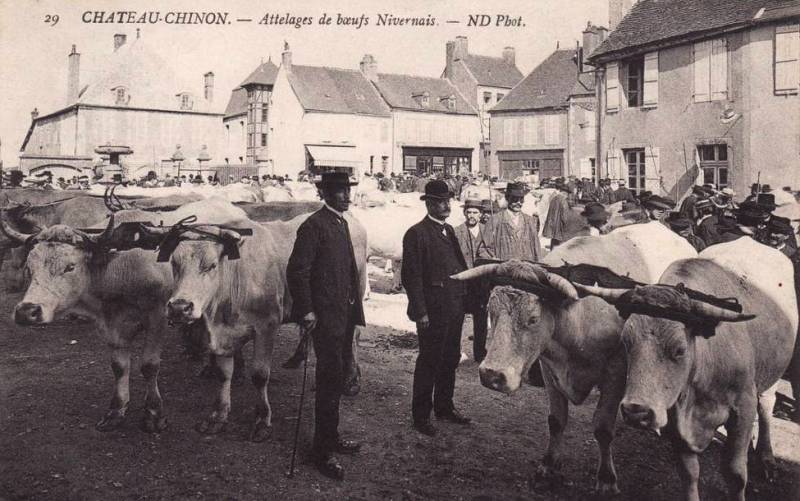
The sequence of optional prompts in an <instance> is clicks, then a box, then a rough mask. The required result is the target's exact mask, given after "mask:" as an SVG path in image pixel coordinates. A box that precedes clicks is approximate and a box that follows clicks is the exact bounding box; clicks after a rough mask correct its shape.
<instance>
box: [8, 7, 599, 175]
mask: <svg viewBox="0 0 800 501" xmlns="http://www.w3.org/2000/svg"><path fill="white" fill-rule="evenodd" d="M87 11H90V12H96V11H101V12H104V13H105V15H106V16H108V15H109V13H111V12H119V11H136V13H137V17H138V16H141V14H142V13H145V12H153V11H158V12H160V15H161V18H162V19H164V18H165V17H166V14H167V13H168V12H184V11H192V12H228V13H229V14H228V20H229V21H231V24H227V25H222V26H218V25H206V26H203V25H196V24H195V25H176V24H167V23H165V22H163V21H162V22H160V23H157V24H117V23H114V24H101V23H85V22H83V20H82V19H83V18H84V16H85V13H86V12H87ZM273 14H278V15H283V16H285V15H291V16H296V17H311V18H312V20H313V24H311V25H306V26H301V27H300V28H295V27H294V26H286V25H284V26H280V25H262V24H258V21H259V20H260V19H261V18H263V17H264V16H267V15H273ZM323 14H327V15H328V16H330V17H332V19H333V21H332V24H331V25H329V26H326V25H319V24H318V20H319V18H320V17H321V16H322V15H323ZM337 14H341V15H343V16H348V17H353V18H361V16H362V15H364V16H366V17H367V18H368V19H369V24H368V25H366V26H361V27H360V28H356V26H354V25H350V26H342V25H337ZM378 14H391V15H393V16H395V17H400V18H402V17H406V16H414V17H424V18H427V17H428V16H429V15H430V16H432V17H433V18H435V19H436V21H437V25H436V26H433V27H413V26H392V27H387V26H376V22H377V16H378ZM470 14H473V15H487V16H490V19H491V25H490V26H486V27H476V26H467V22H468V16H469V15H470ZM48 16H49V22H47V20H48ZM54 16H58V21H57V22H55V23H54V22H53V20H54ZM499 16H507V17H508V19H513V20H517V19H519V17H520V16H521V18H522V22H521V23H520V26H517V27H504V26H499V27H498V26H495V23H496V22H497V21H498V19H499ZM173 19H174V14H173ZM237 19H252V20H253V21H252V22H238V21H237ZM448 20H450V21H459V23H447V22H446V21H448ZM587 21H591V22H592V23H594V24H596V25H598V24H599V25H603V26H607V25H608V0H503V1H502V2H497V1H495V2H491V1H487V0H402V1H376V0H372V1H364V0H337V1H327V2H326V1H321V0H306V1H302V2H301V1H294V2H288V1H286V2H283V3H281V2H276V1H263V2H252V1H245V0H228V1H224V2H223V1H211V0H191V1H184V0H175V1H160V2H156V1H152V0H126V1H119V0H89V1H86V0H73V1H70V2H63V1H58V0H24V1H19V0H0V75H2V76H1V77H0V141H1V143H0V150H1V151H0V155H1V157H2V160H3V164H4V166H5V167H14V166H16V165H18V163H19V159H18V156H19V148H20V146H21V145H22V141H23V140H24V138H25V134H26V132H27V130H28V127H29V126H30V121H31V116H30V112H31V110H33V108H34V107H36V108H38V110H39V112H40V114H46V113H50V112H53V111H56V110H58V109H60V108H62V107H64V105H65V100H66V89H67V54H68V53H69V52H70V47H71V46H72V44H75V45H76V46H77V50H78V52H80V53H81V77H80V78H81V86H83V85H84V84H85V83H89V82H90V81H91V80H92V79H94V78H96V76H97V75H98V72H99V71H100V70H101V68H100V67H99V64H98V62H99V61H102V58H103V57H104V56H107V55H108V54H110V53H111V52H112V51H113V35H114V34H115V33H125V34H127V36H128V39H129V40H131V39H133V38H134V37H135V36H136V28H137V27H138V28H140V29H141V37H142V41H143V42H144V43H146V44H147V45H148V47H149V48H150V49H151V50H153V51H155V52H156V53H158V54H159V55H160V56H161V58H162V59H163V60H164V61H166V63H167V64H171V65H172V66H173V70H174V71H175V73H176V74H178V75H179V76H180V77H181V78H182V79H183V80H185V81H188V82H190V83H194V84H195V85H196V88H197V89H198V91H201V90H202V80H203V74H204V73H205V72H207V71H213V72H214V74H215V102H216V104H217V105H218V106H219V107H220V111H222V109H224V106H225V103H227V100H228V97H229V95H230V92H231V90H233V89H234V88H235V87H236V86H238V84H239V83H241V81H242V80H244V79H245V78H246V77H247V75H248V74H249V73H250V72H252V71H253V70H254V69H255V68H256V67H257V66H258V64H259V63H260V62H261V61H266V60H267V59H268V58H269V57H272V60H273V61H274V62H275V63H276V64H279V62H280V58H281V52H282V50H283V44H284V41H285V42H287V43H289V45H290V47H291V51H292V61H293V62H294V63H295V64H302V65H311V66H334V67H340V68H352V69H357V68H358V63H359V61H360V60H361V58H362V57H363V56H364V54H372V55H373V56H375V57H376V58H377V60H378V71H380V72H381V73H404V74H412V75H421V76H434V77H438V76H440V75H441V72H442V70H443V68H444V59H445V43H446V42H447V41H448V40H452V39H453V38H455V37H456V36H459V35H464V36H467V37H468V40H469V51H470V53H473V54H482V55H489V56H500V54H501V52H502V50H503V47H506V46H513V47H514V48H515V49H516V62H517V67H518V68H519V69H520V71H522V73H523V74H525V75H527V74H528V73H529V72H530V71H531V70H533V68H535V67H536V65H537V64H539V63H540V62H542V61H543V60H544V59H545V58H546V57H547V56H548V55H549V54H550V53H551V52H552V51H553V50H555V49H556V46H557V44H560V46H561V48H568V47H574V46H575V43H576V42H577V41H578V40H580V38H581V32H582V31H583V30H584V29H585V27H586V23H587Z"/></svg>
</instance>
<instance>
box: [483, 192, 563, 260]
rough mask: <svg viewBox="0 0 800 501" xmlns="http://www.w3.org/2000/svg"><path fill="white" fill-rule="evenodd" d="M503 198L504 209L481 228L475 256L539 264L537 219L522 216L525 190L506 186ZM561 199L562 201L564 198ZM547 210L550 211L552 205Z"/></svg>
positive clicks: (539, 251)
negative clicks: (521, 260)
mask: <svg viewBox="0 0 800 501" xmlns="http://www.w3.org/2000/svg"><path fill="white" fill-rule="evenodd" d="M562 195H563V193H562ZM505 196H506V201H507V202H508V205H507V206H506V208H505V209H504V210H502V211H500V212H498V213H496V214H495V215H494V216H493V217H492V218H491V219H489V221H487V222H486V225H485V226H484V228H483V242H481V248H480V249H479V250H478V255H479V256H480V257H482V258H490V259H501V260H503V261H505V260H508V259H523V260H528V261H538V260H540V259H541V258H542V257H543V256H542V248H541V245H540V243H539V218H538V217H535V216H529V215H528V214H523V212H522V201H523V199H524V198H525V189H524V188H523V186H522V185H521V184H518V183H508V185H507V186H506V193H505ZM563 196H564V200H566V195H563ZM550 210H551V211H552V210H553V207H552V202H551V207H550ZM548 217H549V214H548Z"/></svg>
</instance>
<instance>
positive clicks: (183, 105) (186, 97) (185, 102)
mask: <svg viewBox="0 0 800 501" xmlns="http://www.w3.org/2000/svg"><path fill="white" fill-rule="evenodd" d="M178 100H179V104H180V109H182V110H191V109H192V96H191V94H189V93H188V92H182V93H180V94H178ZM250 121H252V120H250Z"/></svg>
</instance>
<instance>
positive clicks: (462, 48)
mask: <svg viewBox="0 0 800 501" xmlns="http://www.w3.org/2000/svg"><path fill="white" fill-rule="evenodd" d="M467 54H469V44H468V43H467V37H465V36H458V37H456V41H455V50H454V51H453V61H458V60H459V59H464V58H465V57H467Z"/></svg>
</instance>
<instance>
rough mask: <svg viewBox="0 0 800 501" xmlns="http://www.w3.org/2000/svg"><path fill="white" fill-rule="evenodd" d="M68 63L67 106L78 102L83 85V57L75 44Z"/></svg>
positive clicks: (68, 57)
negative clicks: (81, 76) (81, 75)
mask: <svg viewBox="0 0 800 501" xmlns="http://www.w3.org/2000/svg"><path fill="white" fill-rule="evenodd" d="M67 61H68V63H67V104H72V103H74V102H75V101H77V100H78V92H79V90H80V84H81V78H80V74H81V55H80V54H79V53H78V51H77V50H76V49H75V44H72V52H70V53H69V56H67Z"/></svg>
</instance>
